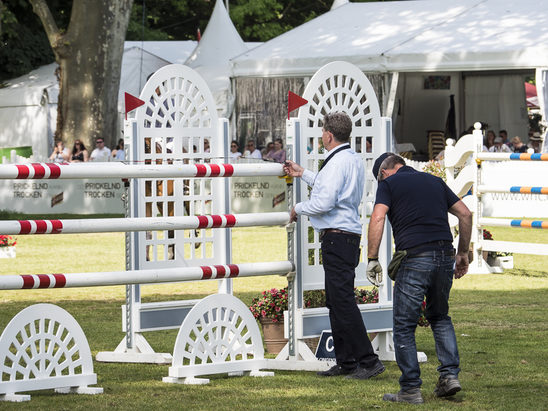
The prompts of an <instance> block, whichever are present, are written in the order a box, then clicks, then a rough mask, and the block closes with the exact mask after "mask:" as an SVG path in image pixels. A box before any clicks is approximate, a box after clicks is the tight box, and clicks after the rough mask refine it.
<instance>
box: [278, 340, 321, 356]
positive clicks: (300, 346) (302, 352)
mask: <svg viewBox="0 0 548 411" xmlns="http://www.w3.org/2000/svg"><path fill="white" fill-rule="evenodd" d="M295 348H296V350H295V351H296V355H295V356H294V357H290V356H289V343H287V344H286V345H285V346H284V348H282V350H281V351H280V352H279V354H278V355H277V356H276V360H292V361H318V359H317V358H316V356H315V355H314V353H313V352H312V351H311V350H310V348H309V347H308V345H306V344H305V342H304V341H302V340H297V346H296V347H295Z"/></svg>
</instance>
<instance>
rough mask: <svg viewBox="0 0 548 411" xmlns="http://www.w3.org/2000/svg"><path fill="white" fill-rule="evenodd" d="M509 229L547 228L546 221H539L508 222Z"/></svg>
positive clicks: (547, 223)
mask: <svg viewBox="0 0 548 411" xmlns="http://www.w3.org/2000/svg"><path fill="white" fill-rule="evenodd" d="M510 226H511V227H523V228H548V221H541V220H510Z"/></svg>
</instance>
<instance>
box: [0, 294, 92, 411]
mask: <svg viewBox="0 0 548 411" xmlns="http://www.w3.org/2000/svg"><path fill="white" fill-rule="evenodd" d="M0 373H1V381H0V399H2V400H11V401H22V400H28V399H30V396H19V395H15V393H16V392H21V391H34V390H43V389H48V388H57V389H58V391H59V392H63V393H64V392H78V393H92V394H97V393H101V392H102V391H103V390H102V388H93V387H87V385H88V384H96V383H97V376H96V374H94V373H93V363H92V359H91V352H90V349H89V345H88V342H87V339H86V336H85V335H84V333H83V331H82V329H81V328H80V325H79V324H78V323H77V322H76V320H75V319H74V318H73V317H72V316H71V315H70V314H69V313H68V312H66V311H65V310H63V309H62V308H60V307H57V306H55V305H52V304H35V305H33V306H30V307H28V308H25V309H24V310H22V311H20V312H19V313H18V314H17V315H16V316H15V317H13V319H12V320H11V321H10V322H9V324H8V325H7V326H6V328H5V329H4V332H3V333H2V336H1V337H0Z"/></svg>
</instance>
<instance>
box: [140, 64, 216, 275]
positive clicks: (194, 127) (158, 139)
mask: <svg viewBox="0 0 548 411" xmlns="http://www.w3.org/2000/svg"><path fill="white" fill-rule="evenodd" d="M140 99H141V100H143V101H144V102H145V105H144V106H141V107H139V108H138V109H137V112H136V117H135V119H136V122H137V129H138V132H137V136H138V141H137V147H136V151H134V152H133V158H132V160H133V161H138V162H144V163H145V164H166V163H167V164H178V163H179V164H189V163H190V164H192V163H203V162H223V161H222V156H223V152H224V142H223V138H222V133H221V130H220V127H219V119H218V117H217V108H216V105H215V101H214V99H213V96H212V94H211V92H210V90H209V88H208V86H207V84H206V83H205V81H204V80H203V79H202V78H201V77H200V76H199V75H198V73H196V72H195V71H194V70H192V69H191V68H189V67H186V66H182V65H179V64H173V65H169V66H165V67H163V68H161V69H160V70H158V71H157V72H156V73H154V75H153V76H152V77H151V78H150V79H149V80H148V82H147V83H146V85H145V87H144V88H143V91H142V92H141V95H140ZM206 143H209V146H210V147H211V149H210V150H211V151H210V150H209V149H208V148H207V145H206ZM213 180H214V179H211V178H198V179H195V178H187V179H181V178H179V179H177V178H174V179H140V180H139V182H138V190H137V192H136V194H135V196H134V199H133V201H136V202H138V214H139V216H141V217H162V216H186V215H201V214H221V213H223V212H226V211H225V210H224V202H223V201H222V200H223V198H222V195H221V196H219V195H217V196H215V197H214V196H213V194H212V193H214V192H216V193H223V192H224V189H223V187H224V186H223V184H224V183H223V181H219V179H216V180H215V181H213ZM138 236H139V237H138V238H139V259H138V262H139V268H152V267H174V266H187V265H201V264H210V263H213V262H215V260H216V262H219V258H220V255H219V251H218V250H217V248H222V246H223V245H222V244H221V243H220V242H222V233H215V232H214V231H213V230H207V229H200V230H180V231H175V230H165V231H149V232H144V233H139V234H138ZM223 252H224V251H223ZM190 260H192V263H190V262H189V261H190Z"/></svg>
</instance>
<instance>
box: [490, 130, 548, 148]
mask: <svg viewBox="0 0 548 411" xmlns="http://www.w3.org/2000/svg"><path fill="white" fill-rule="evenodd" d="M541 146H542V137H541V135H540V133H539V132H533V131H530V132H529V142H528V144H525V143H524V142H523V141H522V139H521V137H520V136H514V137H513V138H511V139H509V138H508V133H507V131H506V130H500V131H499V135H498V137H496V135H495V132H494V131H493V130H488V131H487V133H486V134H485V138H484V141H483V151H489V152H491V153H527V152H534V153H540V151H541Z"/></svg>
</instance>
